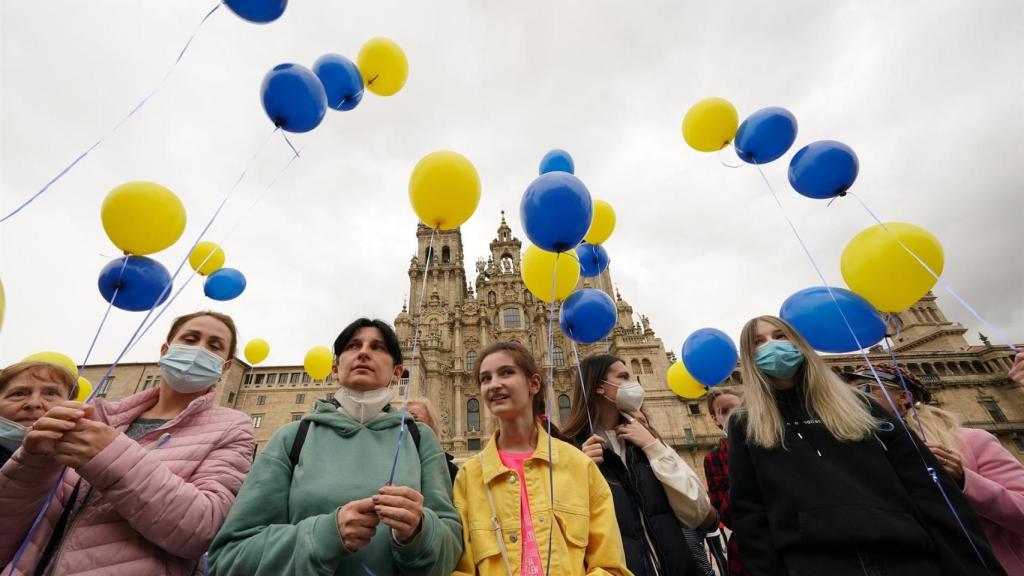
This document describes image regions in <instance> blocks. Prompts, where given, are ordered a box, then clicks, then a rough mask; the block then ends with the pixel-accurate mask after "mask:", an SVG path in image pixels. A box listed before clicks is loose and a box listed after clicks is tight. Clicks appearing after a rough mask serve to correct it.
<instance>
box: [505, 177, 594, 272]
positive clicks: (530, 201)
mask: <svg viewBox="0 0 1024 576" xmlns="http://www.w3.org/2000/svg"><path fill="white" fill-rule="evenodd" d="M593 216H594V205H593V202H592V201H591V199H590V192H589V191H588V190H587V187H586V186H585V185H584V184H583V182H582V181H581V180H580V179H579V178H577V177H575V176H573V175H572V174H569V173H568V172H548V173H546V174H541V175H540V176H538V177H537V179H536V180H534V181H533V182H532V183H531V184H530V186H529V187H528V188H527V189H526V193H525V194H523V199H522V201H521V202H520V204H519V217H520V219H521V220H522V221H523V228H525V229H526V236H527V237H528V238H529V239H530V242H533V243H534V244H536V245H537V246H538V247H539V248H541V249H542V250H547V251H548V252H565V251H567V250H572V249H573V248H575V247H576V246H578V245H579V243H580V242H581V241H582V240H583V237H584V236H586V235H587V230H589V229H590V221H591V219H592V218H593Z"/></svg>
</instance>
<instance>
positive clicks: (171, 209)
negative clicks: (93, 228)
mask: <svg viewBox="0 0 1024 576" xmlns="http://www.w3.org/2000/svg"><path fill="white" fill-rule="evenodd" d="M100 216H101V218H102V220H103V229H104V230H106V232H107V236H108V237H109V238H110V241H111V242H113V243H114V245H115V246H117V247H118V248H120V249H121V250H123V251H125V252H127V253H129V254H135V255H136V256H144V255H146V254H152V253H154V252H159V251H161V250H163V249H165V248H167V247H169V246H171V245H172V244H174V243H175V242H177V241H178V238H180V237H181V233H182V232H184V231H185V206H184V205H182V203H181V200H180V199H178V197H177V196H175V194H174V192H171V191H170V190H168V189H167V188H164V187H163V186H161V185H159V184H155V183H153V182H127V183H125V184H121V185H120V186H118V187H117V188H114V189H113V190H111V191H110V193H109V194H107V197H106V198H105V199H104V200H103V208H102V209H101V211H100Z"/></svg>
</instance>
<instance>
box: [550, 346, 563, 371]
mask: <svg viewBox="0 0 1024 576" xmlns="http://www.w3.org/2000/svg"><path fill="white" fill-rule="evenodd" d="M551 363H552V364H554V365H555V366H565V355H564V354H562V349H561V348H560V347H558V346H555V348H554V349H553V350H552V351H551Z"/></svg>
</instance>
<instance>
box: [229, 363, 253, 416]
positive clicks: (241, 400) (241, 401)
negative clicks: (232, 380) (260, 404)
mask: <svg viewBox="0 0 1024 576" xmlns="http://www.w3.org/2000/svg"><path fill="white" fill-rule="evenodd" d="M255 368H256V364H250V365H249V374H248V375H247V376H246V377H245V379H244V380H242V397H241V398H239V399H238V402H235V406H238V405H239V404H241V405H242V406H243V407H244V406H245V397H246V396H248V395H249V388H252V387H253V385H254V382H253V381H252V371H253V369H255ZM247 381H248V382H247ZM247 383H248V386H247V385H246V384H247ZM233 407H234V406H232V408H233Z"/></svg>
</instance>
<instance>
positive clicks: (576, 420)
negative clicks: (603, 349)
mask: <svg viewBox="0 0 1024 576" xmlns="http://www.w3.org/2000/svg"><path fill="white" fill-rule="evenodd" d="M616 362H622V364H623V365H625V364H626V362H625V361H624V360H623V359H622V358H619V357H618V356H612V355H611V354H593V355H591V356H587V357H586V358H584V359H583V360H581V361H580V367H579V369H580V372H579V374H577V380H576V382H579V381H580V378H582V380H583V388H584V389H585V390H586V397H587V399H586V402H584V401H583V398H582V396H583V391H581V390H580V387H579V386H578V385H577V386H573V388H572V408H571V409H570V411H569V422H567V423H563V425H562V427H563V429H564V430H565V435H566V436H568V437H570V438H574V439H575V438H577V437H578V436H579V435H580V434H582V433H584V432H589V430H588V426H589V421H590V418H596V417H597V414H598V412H599V411H600V408H599V407H598V406H599V405H598V402H600V401H601V396H600V395H599V394H598V393H597V387H598V386H601V385H603V384H604V380H605V378H606V377H607V375H608V370H610V369H611V367H612V365H613V364H615V363H616ZM640 413H641V414H643V415H644V417H645V418H647V429H648V430H649V431H650V432H651V434H652V435H654V437H655V438H657V439H659V440H661V435H660V434H658V431H657V430H655V429H654V426H653V425H652V424H651V419H650V418H649V417H648V416H647V412H646V411H645V410H644V409H643V406H641V407H640ZM587 414H590V417H589V418H588V416H587Z"/></svg>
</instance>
